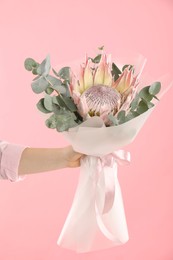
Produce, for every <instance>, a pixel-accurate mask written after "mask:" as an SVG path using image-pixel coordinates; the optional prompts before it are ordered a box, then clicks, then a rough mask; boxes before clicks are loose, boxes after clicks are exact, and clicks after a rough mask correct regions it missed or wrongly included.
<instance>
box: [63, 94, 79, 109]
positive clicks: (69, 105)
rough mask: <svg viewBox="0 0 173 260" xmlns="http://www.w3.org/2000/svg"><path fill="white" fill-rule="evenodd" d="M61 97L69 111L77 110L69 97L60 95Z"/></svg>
mask: <svg viewBox="0 0 173 260" xmlns="http://www.w3.org/2000/svg"><path fill="white" fill-rule="evenodd" d="M62 99H63V101H64V103H65V105H66V106H67V108H68V109H69V110H70V111H71V112H75V111H77V107H76V105H75V103H74V101H73V100H72V98H71V97H62Z"/></svg>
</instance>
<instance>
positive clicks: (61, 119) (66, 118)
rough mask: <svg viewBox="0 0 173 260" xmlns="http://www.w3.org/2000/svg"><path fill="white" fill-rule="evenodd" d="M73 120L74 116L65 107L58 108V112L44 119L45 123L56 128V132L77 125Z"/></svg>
mask: <svg viewBox="0 0 173 260" xmlns="http://www.w3.org/2000/svg"><path fill="white" fill-rule="evenodd" d="M75 120H76V116H75V115H74V114H73V113H71V112H70V111H67V110H65V109H60V110H59V113H58V114H54V115H52V116H51V117H50V118H49V119H47V120H46V125H47V127H49V128H53V129H55V128H56V129H57V131H58V132H63V131H67V130H68V129H69V128H71V127H74V126H77V123H76V122H75Z"/></svg>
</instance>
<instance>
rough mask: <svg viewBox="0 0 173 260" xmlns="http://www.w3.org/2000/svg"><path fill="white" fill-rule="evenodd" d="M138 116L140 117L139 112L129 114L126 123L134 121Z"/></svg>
mask: <svg viewBox="0 0 173 260" xmlns="http://www.w3.org/2000/svg"><path fill="white" fill-rule="evenodd" d="M137 116H139V114H138V112H136V111H130V112H129V113H128V114H127V116H126V118H125V122H127V121H130V120H132V119H133V118H135V117H137Z"/></svg>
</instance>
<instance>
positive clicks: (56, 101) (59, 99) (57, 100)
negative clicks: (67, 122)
mask: <svg viewBox="0 0 173 260" xmlns="http://www.w3.org/2000/svg"><path fill="white" fill-rule="evenodd" d="M53 103H54V104H57V105H59V106H60V107H61V108H66V109H67V106H66V104H65V102H64V100H63V99H62V96H61V95H58V96H54V97H53Z"/></svg>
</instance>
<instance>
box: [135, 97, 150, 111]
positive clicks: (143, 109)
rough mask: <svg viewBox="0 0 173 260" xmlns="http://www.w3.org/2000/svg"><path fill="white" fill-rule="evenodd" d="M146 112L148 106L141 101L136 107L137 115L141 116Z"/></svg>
mask: <svg viewBox="0 0 173 260" xmlns="http://www.w3.org/2000/svg"><path fill="white" fill-rule="evenodd" d="M147 110H148V106H147V104H146V103H145V102H144V101H143V100H141V101H140V102H139V104H138V107H137V111H136V112H137V113H138V114H142V113H144V112H146V111H147Z"/></svg>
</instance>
